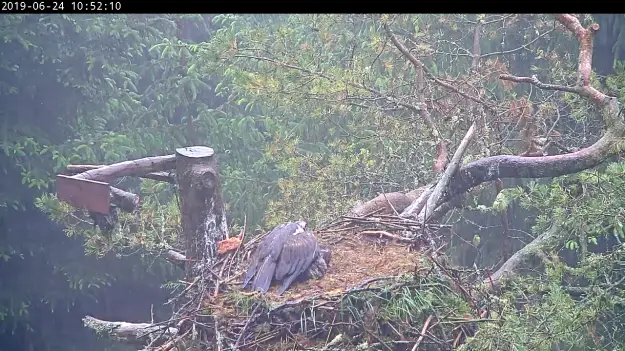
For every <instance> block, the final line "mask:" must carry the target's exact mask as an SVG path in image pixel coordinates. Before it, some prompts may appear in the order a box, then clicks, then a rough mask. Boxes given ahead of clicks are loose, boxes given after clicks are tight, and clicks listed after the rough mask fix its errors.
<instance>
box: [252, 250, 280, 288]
mask: <svg viewBox="0 0 625 351" xmlns="http://www.w3.org/2000/svg"><path fill="white" fill-rule="evenodd" d="M275 271H276V262H275V261H274V260H272V259H271V256H269V257H267V258H265V261H264V262H263V264H262V265H261V266H260V268H259V269H258V273H257V274H256V279H254V284H253V285H252V290H258V291H260V292H262V293H265V292H267V290H269V286H270V285H271V281H272V280H273V275H274V273H275Z"/></svg>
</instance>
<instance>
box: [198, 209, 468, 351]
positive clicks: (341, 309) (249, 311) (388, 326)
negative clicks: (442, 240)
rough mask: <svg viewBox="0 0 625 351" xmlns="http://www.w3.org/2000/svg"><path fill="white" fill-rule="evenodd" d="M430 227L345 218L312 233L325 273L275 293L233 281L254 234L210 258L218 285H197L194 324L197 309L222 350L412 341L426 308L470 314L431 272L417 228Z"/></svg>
mask: <svg viewBox="0 0 625 351" xmlns="http://www.w3.org/2000/svg"><path fill="white" fill-rule="evenodd" d="M438 229H440V227H439V228H437V227H436V226H431V227H427V228H425V229H423V228H421V227H420V226H418V225H417V223H416V222H413V221H410V220H406V219H401V218H398V217H392V216H381V217H373V216H369V217H366V218H349V217H345V218H344V219H343V220H341V221H338V222H336V223H333V224H332V225H330V226H328V227H326V228H322V229H321V230H318V231H317V232H315V235H316V236H317V239H318V240H319V241H320V242H322V243H325V244H328V245H330V247H331V249H332V259H331V262H330V266H329V269H328V271H327V272H326V274H325V276H324V277H323V278H321V279H319V280H308V281H305V282H300V283H294V284H293V285H291V287H290V288H289V289H288V290H287V291H286V292H285V293H284V294H283V295H282V296H277V295H276V293H275V291H276V290H277V287H275V286H274V287H272V288H271V289H270V291H269V292H268V293H266V294H264V295H261V294H259V293H256V292H249V291H247V290H245V291H243V290H241V289H240V286H241V280H242V276H243V274H244V272H245V270H246V268H247V264H248V260H249V257H250V255H251V253H252V252H253V250H254V249H255V248H256V246H257V245H258V243H259V242H260V240H262V238H263V236H259V237H256V238H254V239H253V240H250V241H249V242H248V243H247V244H246V245H245V247H244V248H243V247H242V248H240V249H239V250H237V252H236V253H234V254H228V256H227V257H223V258H222V259H221V260H220V262H218V263H217V264H216V267H214V269H213V272H215V273H213V274H214V275H219V277H220V279H219V280H220V282H221V283H220V289H219V290H220V292H219V293H218V294H212V293H211V294H207V293H204V295H203V296H204V297H203V299H202V301H201V306H202V308H201V311H200V312H199V313H198V312H196V313H195V317H196V318H194V321H195V324H194V325H200V323H198V318H197V316H199V315H201V316H204V319H203V321H202V324H203V325H211V326H214V325H218V327H217V328H213V331H212V332H211V331H210V330H207V331H206V332H207V334H209V335H208V336H206V337H205V338H204V339H205V340H206V341H207V342H208V341H209V340H213V341H212V342H213V343H214V342H215V340H217V343H218V344H221V345H218V346H217V349H222V350H227V349H237V350H251V349H258V350H261V349H262V350H282V349H293V346H295V347H296V349H303V348H307V349H310V348H318V349H321V348H325V349H328V350H329V349H331V348H332V346H333V345H337V347H339V348H341V349H345V348H344V347H345V346H348V345H352V346H353V347H356V346H355V345H360V346H358V347H366V348H368V349H376V347H375V345H378V346H379V345H386V344H388V343H390V344H388V345H390V347H391V349H403V348H404V347H402V345H403V346H405V347H408V345H409V344H410V343H412V345H414V343H415V341H414V340H416V339H417V338H418V337H419V336H420V335H421V334H427V333H428V331H427V330H426V331H425V333H421V331H420V330H419V329H415V327H416V326H417V325H419V324H421V325H423V323H424V322H425V321H426V320H427V321H431V320H432V318H433V317H432V316H436V315H439V314H441V315H442V314H445V315H446V316H448V317H449V316H452V317H453V316H466V315H467V313H469V314H471V309H470V307H469V306H467V304H466V299H465V297H466V296H463V294H462V293H459V292H458V291H460V292H462V291H463V289H460V290H459V289H458V288H454V287H453V282H452V284H450V282H451V281H450V280H448V279H442V277H441V276H440V274H435V273H432V272H433V271H434V270H435V268H436V266H437V263H435V262H432V260H431V259H430V258H431V256H430V255H429V254H428V253H426V252H424V251H423V250H422V249H421V247H422V245H423V243H424V242H425V240H424V237H425V236H429V238H430V239H431V238H432V237H434V236H435V235H436V232H437V231H438ZM428 242H431V240H430V241H428ZM216 272H219V273H218V274H217V273H216ZM428 318H429V319H428ZM462 318H465V317H462ZM186 319H188V318H186ZM200 319H201V318H200ZM437 320H438V318H437ZM428 323H430V322H428ZM438 328H439V329H441V330H440V332H439V334H440V335H436V333H435V332H430V334H431V336H430V339H429V340H422V341H420V342H421V343H422V345H428V344H431V345H434V346H433V348H432V349H437V348H436V345H438V346H440V345H439V344H440V343H442V342H443V341H441V340H447V339H448V337H447V335H446V333H445V331H444V330H443V328H441V327H440V326H439V327H438ZM447 329H449V328H447ZM215 330H218V332H217V333H215ZM448 332H453V329H449V330H448ZM421 339H423V338H421ZM339 345H340V346H339ZM363 345H366V346H363ZM353 347H350V348H349V349H353ZM411 347H412V346H410V347H409V348H411Z"/></svg>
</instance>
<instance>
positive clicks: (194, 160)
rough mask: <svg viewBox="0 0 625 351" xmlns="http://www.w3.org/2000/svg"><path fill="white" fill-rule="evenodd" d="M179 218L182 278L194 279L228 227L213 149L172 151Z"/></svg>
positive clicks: (213, 256)
mask: <svg viewBox="0 0 625 351" xmlns="http://www.w3.org/2000/svg"><path fill="white" fill-rule="evenodd" d="M176 176H177V179H178V186H179V193H180V218H181V222H182V231H183V236H184V242H185V250H186V253H185V255H186V257H187V259H188V261H187V264H186V265H185V274H186V276H187V277H188V278H192V277H194V276H196V274H197V273H200V272H198V268H199V267H210V266H211V265H212V264H213V262H214V261H215V259H216V258H217V242H218V241H221V240H224V239H225V238H226V233H227V232H228V224H227V222H226V216H225V208H224V204H223V201H222V198H221V187H220V183H219V169H218V164H217V156H215V152H214V151H213V149H211V148H209V147H205V146H192V147H185V148H179V149H176Z"/></svg>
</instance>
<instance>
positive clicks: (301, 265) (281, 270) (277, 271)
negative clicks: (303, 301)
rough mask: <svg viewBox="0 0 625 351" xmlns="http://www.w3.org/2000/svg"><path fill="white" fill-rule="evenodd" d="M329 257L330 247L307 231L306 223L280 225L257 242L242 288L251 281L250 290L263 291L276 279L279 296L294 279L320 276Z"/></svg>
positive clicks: (323, 272)
mask: <svg viewBox="0 0 625 351" xmlns="http://www.w3.org/2000/svg"><path fill="white" fill-rule="evenodd" d="M330 256H331V255H330V249H329V248H328V247H327V246H325V245H320V244H319V243H317V239H316V238H315V236H314V235H313V234H312V233H311V232H309V231H307V230H306V222H304V221H298V222H288V223H282V224H279V225H277V226H276V227H275V228H274V229H273V230H272V231H271V233H269V235H267V237H265V239H263V241H261V243H260V245H258V248H257V249H256V252H254V255H253V256H252V261H251V264H250V267H249V268H248V270H247V273H246V274H245V278H244V280H243V286H242V288H245V287H246V286H247V285H248V284H249V283H250V282H251V283H252V285H251V290H258V291H260V292H262V293H264V292H267V290H269V286H270V285H271V282H272V280H274V279H275V280H277V281H282V285H281V286H280V289H278V295H282V293H284V291H285V290H286V289H288V288H289V286H290V285H291V284H292V283H293V282H294V281H295V279H297V278H303V279H310V278H315V279H318V278H321V277H322V276H323V275H324V274H325V271H326V270H327V269H328V264H329V263H330Z"/></svg>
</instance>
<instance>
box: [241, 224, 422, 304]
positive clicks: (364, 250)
mask: <svg viewBox="0 0 625 351" xmlns="http://www.w3.org/2000/svg"><path fill="white" fill-rule="evenodd" d="M315 235H316V236H317V239H318V240H319V242H320V243H323V244H327V245H329V246H330V247H331V251H332V259H331V261H330V265H329V268H328V271H327V272H326V274H325V276H324V277H323V278H321V279H318V280H314V279H311V280H307V281H304V282H297V283H294V284H292V285H291V287H290V288H289V289H288V290H287V291H286V292H285V293H284V294H283V295H282V296H278V295H276V291H277V290H278V287H279V285H277V284H276V285H273V286H272V287H271V288H270V289H269V292H268V293H267V294H266V298H267V299H268V300H270V301H274V302H285V301H293V300H299V299H307V298H310V297H313V296H318V295H339V294H342V293H343V292H345V291H348V290H350V289H352V288H355V287H358V286H359V285H361V284H362V283H363V282H365V281H367V280H372V279H375V278H377V277H389V276H397V275H401V274H405V273H411V272H414V271H415V269H416V267H418V266H420V263H421V260H422V256H421V255H420V254H419V253H417V252H409V248H408V245H407V244H400V243H394V242H391V241H389V240H384V241H383V240H380V239H378V238H377V237H371V236H369V235H363V234H361V233H359V232H341V233H338V232H318V233H315ZM247 264H248V262H245V264H244V265H243V267H242V268H243V269H245V268H246V267H247ZM250 294H251V293H250Z"/></svg>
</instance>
